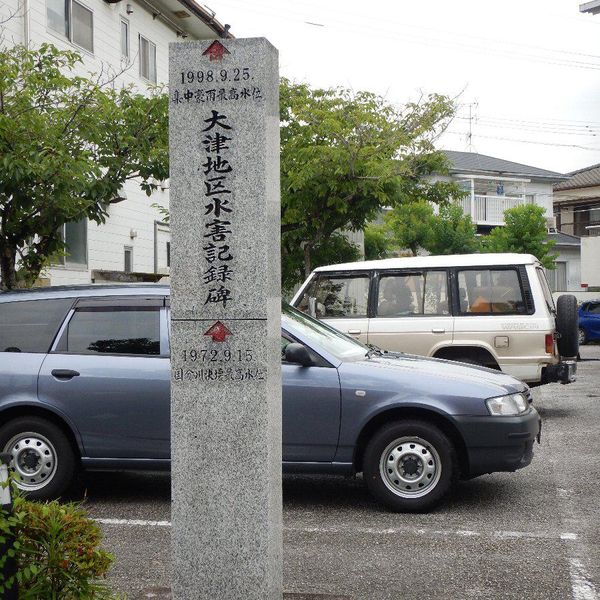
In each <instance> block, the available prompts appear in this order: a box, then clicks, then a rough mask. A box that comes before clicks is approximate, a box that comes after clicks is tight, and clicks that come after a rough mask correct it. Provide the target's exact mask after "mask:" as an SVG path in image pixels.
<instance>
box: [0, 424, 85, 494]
mask: <svg viewBox="0 0 600 600" xmlns="http://www.w3.org/2000/svg"><path fill="white" fill-rule="evenodd" d="M0 448H2V452H6V453H7V454H10V455H11V456H12V460H11V465H10V466H11V470H12V471H13V473H14V474H15V477H16V484H17V487H18V488H19V489H20V490H22V491H23V492H24V493H25V495H26V496H27V497H28V498H31V499H34V500H45V499H47V498H56V497H57V496H60V495H61V494H62V493H63V492H64V491H65V490H66V489H67V488H68V487H69V485H70V484H71V482H72V480H73V476H74V474H75V455H74V453H73V449H72V447H71V444H70V443H69V440H68V439H67V436H66V435H65V434H64V433H63V432H62V431H61V429H60V428H59V427H57V426H56V425H54V423H51V422H50V421H47V420H46V419H41V418H39V417H19V418H18V419H14V420H12V421H9V422H8V423H7V424H6V425H3V426H2V427H1V428H0Z"/></svg>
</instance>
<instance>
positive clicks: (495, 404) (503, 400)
mask: <svg viewBox="0 0 600 600" xmlns="http://www.w3.org/2000/svg"><path fill="white" fill-rule="evenodd" d="M485 403H486V405H487V407H488V410H489V411H490V414H491V415H494V416H499V417H510V416H515V415H520V414H522V413H524V412H527V410H528V409H529V403H528V402H527V398H526V397H525V396H524V395H523V394H509V395H508V396H498V397H497V398H489V399H488V400H486V401H485Z"/></svg>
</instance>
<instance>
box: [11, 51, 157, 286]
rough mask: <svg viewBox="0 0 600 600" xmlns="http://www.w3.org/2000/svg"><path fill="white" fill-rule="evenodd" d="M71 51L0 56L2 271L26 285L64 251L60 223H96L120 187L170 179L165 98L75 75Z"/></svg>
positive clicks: (78, 59) (75, 58)
mask: <svg viewBox="0 0 600 600" xmlns="http://www.w3.org/2000/svg"><path fill="white" fill-rule="evenodd" d="M78 63H81V57H80V56H79V54H77V53H76V52H71V51H59V50H57V49H56V48H55V47H54V46H52V45H47V44H44V45H42V46H41V47H40V48H39V49H37V50H27V49H26V48H24V47H22V46H14V47H12V48H9V49H5V50H1V51H0V275H1V278H2V287H4V288H14V287H17V286H18V285H23V284H25V285H31V284H32V283H33V282H34V281H35V280H36V279H37V277H38V275H39V274H40V272H41V271H42V270H43V269H44V268H45V267H46V266H47V265H48V264H49V262H50V260H51V258H52V257H53V256H56V255H57V254H61V253H65V252H68V248H65V244H64V242H63V239H62V235H61V231H62V226H63V225H64V224H65V223H67V222H70V221H77V220H80V219H82V218H88V219H92V220H93V221H95V222H97V223H102V222H103V221H104V219H105V217H106V209H107V207H108V205H109V204H111V202H113V201H115V200H116V199H117V198H118V193H119V190H120V189H121V188H122V186H123V184H124V183H125V182H126V181H127V180H128V179H132V178H138V180H139V181H140V185H141V187H142V189H144V190H145V192H146V193H147V194H148V195H150V194H151V192H152V190H153V189H155V188H156V184H155V182H154V178H155V179H158V180H161V179H166V178H167V177H168V127H167V123H168V120H167V110H168V99H167V97H166V96H165V95H164V94H161V93H159V91H158V90H156V91H155V92H153V93H151V94H150V95H149V96H147V97H146V96H143V95H141V94H135V93H134V92H133V91H132V90H130V89H121V90H118V91H117V90H114V89H113V88H112V87H111V86H110V85H109V84H110V83H111V81H108V80H104V81H102V80H101V78H100V77H96V78H93V77H92V78H83V77H79V76H77V75H75V70H76V68H77V67H78Z"/></svg>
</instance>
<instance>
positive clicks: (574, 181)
mask: <svg viewBox="0 0 600 600" xmlns="http://www.w3.org/2000/svg"><path fill="white" fill-rule="evenodd" d="M567 175H568V177H569V179H567V181H563V182H561V183H558V184H557V185H555V186H554V189H555V190H556V191H559V190H572V189H575V188H582V187H592V186H594V185H600V164H597V165H592V166H591V167H586V168H585V169H579V170H578V171H573V172H571V173H567Z"/></svg>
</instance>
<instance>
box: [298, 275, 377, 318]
mask: <svg viewBox="0 0 600 600" xmlns="http://www.w3.org/2000/svg"><path fill="white" fill-rule="evenodd" d="M369 282H370V279H369V276H368V275H357V276H352V275H348V276H334V277H330V276H328V275H319V276H318V277H316V278H315V279H313V280H312V281H311V283H310V284H309V285H308V287H307V289H306V291H305V292H304V296H303V297H302V300H301V301H300V304H299V306H298V309H299V310H301V311H303V312H310V306H311V303H313V302H314V305H315V313H316V316H317V317H325V318H329V317H366V316H367V307H368V300H369Z"/></svg>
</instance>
